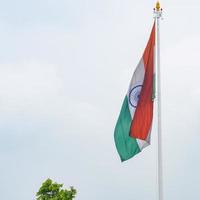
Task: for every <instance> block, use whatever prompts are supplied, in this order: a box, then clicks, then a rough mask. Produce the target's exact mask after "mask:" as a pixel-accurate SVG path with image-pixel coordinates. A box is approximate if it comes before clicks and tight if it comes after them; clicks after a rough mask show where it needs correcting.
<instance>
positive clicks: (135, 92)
mask: <svg viewBox="0 0 200 200" xmlns="http://www.w3.org/2000/svg"><path fill="white" fill-rule="evenodd" d="M141 90H142V85H137V86H135V87H134V88H132V89H131V91H130V92H129V103H130V105H131V106H132V107H134V108H136V107H137V104H138V101H139V99H140V92H141Z"/></svg>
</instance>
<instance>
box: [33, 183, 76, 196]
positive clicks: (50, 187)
mask: <svg viewBox="0 0 200 200" xmlns="http://www.w3.org/2000/svg"><path fill="white" fill-rule="evenodd" d="M62 187H63V184H58V183H53V181H52V180H51V179H47V180H46V181H45V182H44V183H43V184H42V186H41V187H40V189H39V191H38V192H37V194H36V196H37V198H36V200H72V199H73V198H75V195H76V190H75V189H74V188H73V187H70V189H69V190H67V189H62Z"/></svg>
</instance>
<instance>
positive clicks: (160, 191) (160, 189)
mask: <svg viewBox="0 0 200 200" xmlns="http://www.w3.org/2000/svg"><path fill="white" fill-rule="evenodd" d="M154 15H155V22H156V61H155V64H156V71H157V73H156V74H157V125H158V127H157V137H158V148H157V154H158V155H157V156H158V160H157V161H158V163H157V164H158V172H157V173H158V176H157V178H158V200H163V165H162V164H163V163H162V123H161V122H162V121H161V117H162V116H161V80H160V74H161V73H160V27H159V22H160V18H161V17H162V8H160V3H159V2H157V3H156V8H154Z"/></svg>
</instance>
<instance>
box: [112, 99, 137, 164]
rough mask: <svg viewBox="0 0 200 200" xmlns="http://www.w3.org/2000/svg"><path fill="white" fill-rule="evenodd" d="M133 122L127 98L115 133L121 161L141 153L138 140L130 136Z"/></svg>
mask: <svg viewBox="0 0 200 200" xmlns="http://www.w3.org/2000/svg"><path fill="white" fill-rule="evenodd" d="M131 121H132V119H131V114H130V111H129V107H128V98H127V96H126V97H125V99H124V102H123V105H122V108H121V111H120V115H119V118H118V121H117V124H116V126H115V132H114V139H115V145H116V148H117V151H118V153H119V155H120V158H121V161H125V160H128V159H130V158H132V157H133V156H134V155H135V154H137V153H139V152H140V148H139V146H138V143H137V141H136V139H135V138H132V137H130V136H129V131H130V126H131Z"/></svg>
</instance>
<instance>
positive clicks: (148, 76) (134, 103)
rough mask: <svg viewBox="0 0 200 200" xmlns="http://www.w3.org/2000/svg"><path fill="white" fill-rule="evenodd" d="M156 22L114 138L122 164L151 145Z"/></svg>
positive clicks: (125, 101)
mask: <svg viewBox="0 0 200 200" xmlns="http://www.w3.org/2000/svg"><path fill="white" fill-rule="evenodd" d="M154 47H155V23H154V25H153V28H152V31H151V35H150V38H149V41H148V43H147V46H146V48H145V51H144V53H143V56H142V58H141V60H140V62H139V64H138V65H137V67H136V70H135V72H134V74H133V77H132V79H131V82H130V85H129V89H128V92H127V94H126V96H125V98H124V102H123V105H122V108H121V112H120V115H119V118H118V121H117V124H116V127H115V132H114V139H115V144H116V148H117V151H118V153H119V155H120V158H121V161H125V160H128V159H130V158H132V157H133V156H134V155H136V154H137V153H139V152H141V151H142V149H143V148H145V147H146V146H148V145H149V144H150V135H151V127H152V119H153V98H154Z"/></svg>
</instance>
